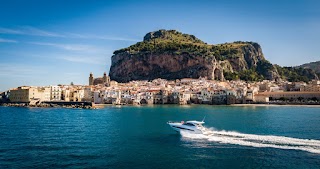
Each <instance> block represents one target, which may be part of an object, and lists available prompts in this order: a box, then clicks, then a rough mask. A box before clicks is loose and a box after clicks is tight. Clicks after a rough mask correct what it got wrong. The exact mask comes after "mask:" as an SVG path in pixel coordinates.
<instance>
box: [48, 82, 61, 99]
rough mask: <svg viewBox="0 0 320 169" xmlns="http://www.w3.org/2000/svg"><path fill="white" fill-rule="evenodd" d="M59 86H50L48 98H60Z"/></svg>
mask: <svg viewBox="0 0 320 169" xmlns="http://www.w3.org/2000/svg"><path fill="white" fill-rule="evenodd" d="M61 91H62V90H61V88H60V86H50V100H51V101H60V100H61Z"/></svg>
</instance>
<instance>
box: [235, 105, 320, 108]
mask: <svg viewBox="0 0 320 169" xmlns="http://www.w3.org/2000/svg"><path fill="white" fill-rule="evenodd" d="M229 106H234V107H237V106H239V107H246V106H248V107H250V106H252V107H253V106H256V107H289V106H290V107H301V106H303V107H317V108H320V105H319V104H232V105H229Z"/></svg>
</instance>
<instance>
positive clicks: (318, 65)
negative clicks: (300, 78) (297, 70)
mask: <svg viewBox="0 0 320 169" xmlns="http://www.w3.org/2000/svg"><path fill="white" fill-rule="evenodd" d="M298 67H301V68H307V69H312V70H314V71H316V72H317V73H320V61H317V62H310V63H306V64H303V65H300V66H298Z"/></svg>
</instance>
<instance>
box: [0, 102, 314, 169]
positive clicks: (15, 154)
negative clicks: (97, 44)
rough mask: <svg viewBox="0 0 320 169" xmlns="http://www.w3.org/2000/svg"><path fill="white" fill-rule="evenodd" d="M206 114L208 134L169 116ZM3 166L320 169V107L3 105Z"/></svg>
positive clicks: (0, 116) (0, 109) (192, 117)
mask: <svg viewBox="0 0 320 169" xmlns="http://www.w3.org/2000/svg"><path fill="white" fill-rule="evenodd" d="M204 117H205V124H204V126H205V127H206V128H208V129H210V133H209V134H206V135H199V134H192V133H184V132H182V133H177V132H175V131H173V130H172V129H171V128H170V126H169V125H168V124H166V122H167V121H181V120H199V121H201V120H202V119H203V118H204ZM0 141H1V142H0V168H320V108H319V107H303V106H302V107H301V106H205V105H192V106H176V105H164V106H140V107H133V106H107V107H105V108H103V109H96V110H84V109H64V108H15V107H0Z"/></svg>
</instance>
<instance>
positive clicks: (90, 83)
mask: <svg viewBox="0 0 320 169" xmlns="http://www.w3.org/2000/svg"><path fill="white" fill-rule="evenodd" d="M89 85H93V74H92V72H91V73H90V76H89Z"/></svg>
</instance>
